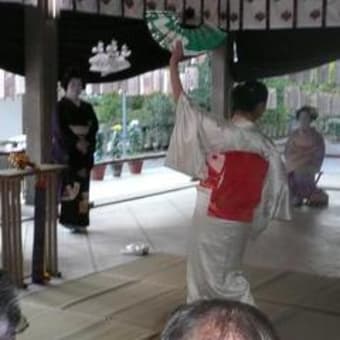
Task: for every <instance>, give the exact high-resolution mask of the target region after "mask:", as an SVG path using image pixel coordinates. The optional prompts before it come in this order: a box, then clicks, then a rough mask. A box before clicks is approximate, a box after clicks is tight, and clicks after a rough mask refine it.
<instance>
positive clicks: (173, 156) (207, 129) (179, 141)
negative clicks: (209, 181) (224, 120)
mask: <svg viewBox="0 0 340 340" xmlns="http://www.w3.org/2000/svg"><path fill="white" fill-rule="evenodd" d="M219 136H221V137H219ZM216 138H217V139H218V138H222V135H221V130H220V127H218V124H217V122H216V121H214V119H212V118H211V117H209V116H208V115H207V114H206V113H205V112H202V111H201V110H200V109H199V108H195V107H194V106H193V105H192V104H191V103H190V100H189V99H188V98H187V96H186V95H185V94H184V93H182V94H181V96H180V97H179V100H178V103H177V110H176V121H175V127H174V130H173V132H172V136H171V139H170V144H169V148H168V153H167V157H166V160H165V165H166V166H168V167H170V168H172V169H174V170H177V171H179V172H182V173H184V174H186V175H189V176H192V177H194V178H199V179H202V178H204V177H205V168H206V165H205V160H206V155H207V153H208V152H209V151H211V150H212V148H213V146H214V145H216Z"/></svg>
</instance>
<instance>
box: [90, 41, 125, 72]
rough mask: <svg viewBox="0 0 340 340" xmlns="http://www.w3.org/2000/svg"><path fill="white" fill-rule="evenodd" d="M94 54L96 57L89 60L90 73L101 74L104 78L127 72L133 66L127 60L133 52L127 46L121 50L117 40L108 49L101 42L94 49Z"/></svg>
mask: <svg viewBox="0 0 340 340" xmlns="http://www.w3.org/2000/svg"><path fill="white" fill-rule="evenodd" d="M92 53H93V54H94V56H92V57H91V58H89V63H90V71H91V72H97V73H100V74H101V76H102V77H105V76H107V75H109V74H111V73H116V72H120V71H123V70H126V69H128V68H129V67H130V66H131V64H130V62H129V61H128V60H127V59H126V58H127V57H129V56H130V55H131V51H130V50H129V49H128V47H127V45H125V44H124V45H123V46H122V47H121V49H120V50H119V48H118V44H117V41H116V40H115V39H112V41H111V43H110V44H108V45H107V46H106V47H105V45H104V42H103V41H99V42H98V44H97V46H94V47H93V48H92Z"/></svg>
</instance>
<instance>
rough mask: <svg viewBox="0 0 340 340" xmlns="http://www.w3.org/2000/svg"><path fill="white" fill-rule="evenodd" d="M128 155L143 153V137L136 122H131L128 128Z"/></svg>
mask: <svg viewBox="0 0 340 340" xmlns="http://www.w3.org/2000/svg"><path fill="white" fill-rule="evenodd" d="M128 140H129V144H128V150H127V151H128V153H129V154H130V155H136V154H138V153H141V152H142V151H143V147H144V145H143V135H142V130H141V128H140V126H139V123H138V121H136V120H134V121H131V122H130V124H129V126H128Z"/></svg>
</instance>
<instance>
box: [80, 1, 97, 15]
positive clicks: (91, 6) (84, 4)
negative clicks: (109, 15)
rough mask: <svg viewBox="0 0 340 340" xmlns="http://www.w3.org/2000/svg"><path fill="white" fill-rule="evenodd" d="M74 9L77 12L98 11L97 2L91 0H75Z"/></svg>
mask: <svg viewBox="0 0 340 340" xmlns="http://www.w3.org/2000/svg"><path fill="white" fill-rule="evenodd" d="M76 10H77V11H79V12H88V13H96V12H98V3H97V1H93V0H76Z"/></svg>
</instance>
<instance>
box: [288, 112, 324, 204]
mask: <svg viewBox="0 0 340 340" xmlns="http://www.w3.org/2000/svg"><path fill="white" fill-rule="evenodd" d="M317 116H318V113H317V111H316V109H315V108H313V107H311V106H303V107H302V108H300V109H299V110H297V112H296V120H297V121H298V124H299V125H298V127H297V129H295V130H294V131H293V132H292V133H291V134H290V136H289V138H288V141H287V144H286V149H285V158H286V167H287V171H288V182H289V187H290V190H291V196H292V204H293V205H294V206H300V205H302V204H303V202H304V200H307V202H308V203H310V204H315V205H322V204H327V202H328V195H327V194H326V193H325V192H324V191H322V190H321V189H318V188H317V187H316V180H315V179H316V175H317V174H318V173H320V170H321V166H322V162H323V160H324V157H325V141H324V139H323V137H322V135H321V134H320V133H319V132H318V131H317V130H316V129H315V128H314V127H313V126H311V123H312V121H313V120H315V119H316V118H317Z"/></svg>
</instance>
